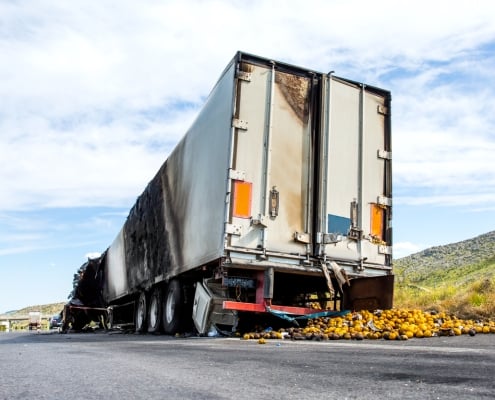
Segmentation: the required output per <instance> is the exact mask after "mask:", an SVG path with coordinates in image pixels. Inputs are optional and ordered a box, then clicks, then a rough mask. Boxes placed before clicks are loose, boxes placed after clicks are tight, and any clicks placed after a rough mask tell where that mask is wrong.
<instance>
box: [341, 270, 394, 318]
mask: <svg viewBox="0 0 495 400" xmlns="http://www.w3.org/2000/svg"><path fill="white" fill-rule="evenodd" d="M342 289H343V293H344V299H343V300H344V301H343V307H342V309H345V310H377V309H381V310H384V309H390V308H392V306H393V297H394V275H385V276H378V277H368V278H357V279H352V280H351V281H350V285H344V286H343V288H342Z"/></svg>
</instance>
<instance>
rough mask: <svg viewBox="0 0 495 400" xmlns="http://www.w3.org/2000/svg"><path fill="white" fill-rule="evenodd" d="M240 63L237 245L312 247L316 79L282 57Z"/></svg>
mask: <svg viewBox="0 0 495 400" xmlns="http://www.w3.org/2000/svg"><path fill="white" fill-rule="evenodd" d="M239 70H240V72H239V74H238V79H237V95H236V107H235V117H234V121H233V126H234V130H235V132H234V145H233V147H234V149H233V161H232V173H231V178H232V180H231V182H232V190H231V193H232V195H231V211H230V224H229V229H230V232H231V233H234V234H233V235H230V245H231V246H239V247H242V248H245V249H246V248H247V249H255V250H258V251H259V250H262V249H265V250H267V251H271V252H280V253H286V254H297V255H306V254H310V253H311V252H312V249H311V247H310V243H311V241H312V240H311V237H312V234H313V233H312V226H311V218H312V205H311V200H312V196H311V193H312V179H313V168H312V167H311V165H312V163H313V151H312V147H313V143H312V129H311V126H312V121H311V114H312V113H311V108H312V101H311V98H312V97H313V96H312V93H313V90H314V87H313V80H312V78H311V76H309V75H308V74H306V75H305V74H304V73H303V72H301V73H293V72H291V71H290V70H288V69H285V70H281V69H279V68H278V67H277V66H276V65H275V64H272V65H270V64H267V65H263V64H254V63H253V64H251V63H249V62H242V63H241V64H240V65H239Z"/></svg>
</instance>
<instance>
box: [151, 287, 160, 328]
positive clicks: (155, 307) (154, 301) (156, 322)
mask: <svg viewBox="0 0 495 400" xmlns="http://www.w3.org/2000/svg"><path fill="white" fill-rule="evenodd" d="M161 327H162V288H161V287H158V286H157V287H155V288H154V289H153V291H152V292H151V297H150V304H149V310H148V332H150V333H158V332H160V330H161Z"/></svg>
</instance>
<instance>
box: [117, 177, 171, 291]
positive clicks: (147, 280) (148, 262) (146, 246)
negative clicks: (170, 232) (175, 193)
mask: <svg viewBox="0 0 495 400" xmlns="http://www.w3.org/2000/svg"><path fill="white" fill-rule="evenodd" d="M164 232H165V222H164V219H163V191H162V185H161V179H160V176H159V175H157V176H155V177H154V178H153V179H152V180H151V182H150V183H149V184H148V186H147V187H146V189H145V190H144V192H143V193H142V194H141V196H139V197H138V199H137V201H136V204H135V205H134V207H133V208H132V209H131V211H130V213H129V216H128V218H127V222H126V224H125V228H124V240H125V243H126V245H125V260H126V265H127V266H128V268H127V281H128V284H129V287H130V288H144V287H147V286H149V285H151V284H152V283H153V279H154V277H155V276H157V275H159V274H160V273H161V269H162V268H163V266H164V265H166V252H165V251H164V248H166V246H165V245H164V242H163V238H164Z"/></svg>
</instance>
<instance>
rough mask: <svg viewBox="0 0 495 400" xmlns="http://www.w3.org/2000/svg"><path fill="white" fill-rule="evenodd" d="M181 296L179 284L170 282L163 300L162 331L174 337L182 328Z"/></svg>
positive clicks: (176, 281) (175, 281)
mask: <svg viewBox="0 0 495 400" xmlns="http://www.w3.org/2000/svg"><path fill="white" fill-rule="evenodd" d="M183 301H184V300H183V295H182V288H181V285H180V282H179V281H178V280H173V281H170V283H169V284H168V287H167V292H166V294H165V298H164V299H163V313H162V315H163V330H164V331H165V333H168V334H170V335H174V334H176V333H178V332H180V329H181V327H182V319H183V316H182V309H183Z"/></svg>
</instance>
